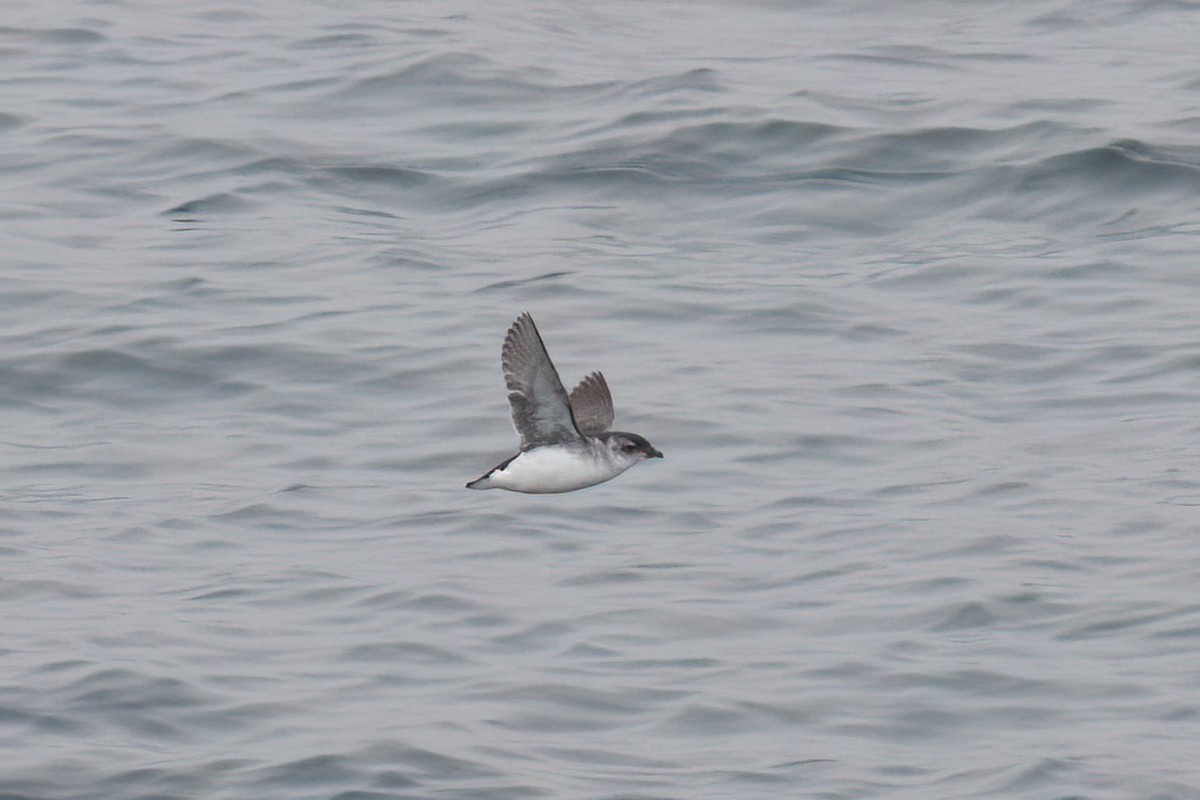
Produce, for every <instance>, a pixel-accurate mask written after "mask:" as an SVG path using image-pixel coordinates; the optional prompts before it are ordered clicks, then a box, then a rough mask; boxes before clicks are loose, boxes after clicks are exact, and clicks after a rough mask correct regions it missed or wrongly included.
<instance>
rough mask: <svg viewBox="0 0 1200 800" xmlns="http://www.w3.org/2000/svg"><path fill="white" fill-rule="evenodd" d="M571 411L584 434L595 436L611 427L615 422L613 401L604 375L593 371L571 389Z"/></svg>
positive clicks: (576, 425) (577, 425) (576, 424)
mask: <svg viewBox="0 0 1200 800" xmlns="http://www.w3.org/2000/svg"><path fill="white" fill-rule="evenodd" d="M571 413H572V414H573V415H574V417H575V427H577V428H579V432H580V433H582V434H583V435H584V436H595V435H596V434H598V433H604V432H605V431H606V430H608V429H609V427H610V426H611V425H612V423H613V401H612V395H611V394H610V393H609V391H608V383H607V382H606V381H605V380H604V376H603V375H601V374H600V373H599V372H593V373H592V374H591V375H588V376H587V377H586V378H584V379H583V380H581V381H580V382H579V385H578V386H576V387H575V388H574V389H572V390H571Z"/></svg>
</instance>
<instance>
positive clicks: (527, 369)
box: [500, 312, 579, 449]
mask: <svg viewBox="0 0 1200 800" xmlns="http://www.w3.org/2000/svg"><path fill="white" fill-rule="evenodd" d="M500 361H501V363H502V364H503V366H504V385H505V386H507V387H508V404H509V406H511V407H512V418H513V427H515V428H516V429H517V434H518V435H519V436H520V437H521V447H522V449H525V448H529V447H533V446H535V445H539V444H554V443H557V442H563V441H569V440H571V439H578V438H579V430H578V428H577V427H576V425H575V420H574V418H573V417H572V416H571V404H570V401H569V400H568V398H567V390H566V389H564V388H563V385H562V381H561V380H559V377H558V372H557V371H556V370H555V369H554V364H553V363H552V362H551V361H550V355H549V353H547V352H546V345H545V343H543V342H542V336H541V334H540V333H538V329H537V325H535V324H534V322H533V317H532V316H530V315H529V313H528V312H526V313H524V314H522V315H521V316H519V317H517V319H516V321H515V322H514V323H513V324H512V326H510V327H509V329H508V334H507V335H506V336H505V337H504V346H503V347H502V348H501V351H500Z"/></svg>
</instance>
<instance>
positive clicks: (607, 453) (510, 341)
mask: <svg viewBox="0 0 1200 800" xmlns="http://www.w3.org/2000/svg"><path fill="white" fill-rule="evenodd" d="M500 360H501V363H502V364H503V366H504V383H505V384H506V385H507V386H508V404H509V405H510V406H512V418H513V425H514V426H515V427H516V429H517V433H518V434H519V435H520V436H521V451H520V452H519V453H517V454H516V455H515V456H513V457H512V458H510V459H508V460H506V461H504V462H503V463H501V464H499V465H497V466H496V467H493V468H492V469H491V471H489V472H488V473H487V474H486V475H484V476H483V477H482V478H479V479H478V480H473V481H471V482H470V483H468V484H467V488H468V489H507V490H509V491H510V492H524V493H526V494H553V493H558V492H573V491H575V490H576V489H583V488H585V487H588V486H595V485H596V484H597V483H604V481H607V480H610V479H612V478H615V477H617V476H618V475H620V474H621V473H622V472H624V471H625V470H627V469H629V468H630V467H632V466H633V465H634V464H636V463H638V462H639V461H644V460H646V459H648V458H662V457H663V454H662V453H660V452H659V451H658V450H656V449H654V445H652V444H650V443H649V442H648V441H646V440H645V439H643V438H642V437H641V436H638V435H637V434H636V433H622V432H621V431H610V430H609V429H608V428H609V426H610V425H612V421H613V402H612V395H611V394H609V393H608V383H606V382H605V380H604V376H603V375H601V374H600V373H599V372H593V373H592V374H591V375H588V376H587V377H586V378H584V379H583V380H581V381H580V382H579V385H578V386H576V387H575V388H574V389H572V390H571V394H570V396H568V395H567V392H566V390H565V389H564V388H563V385H562V381H561V380H559V377H558V371H557V370H555V369H554V364H553V363H551V361H550V356H549V354H547V353H546V345H544V344H543V343H542V337H541V335H540V334H539V333H538V329H537V326H536V325H534V324H533V317H531V316H529V314H522V315H521V316H519V317H517V321H516V322H514V323H513V324H512V327H510V328H509V329H508V335H507V336H505V337H504V347H503V348H502V350H501V351H500Z"/></svg>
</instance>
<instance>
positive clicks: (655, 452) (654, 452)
mask: <svg viewBox="0 0 1200 800" xmlns="http://www.w3.org/2000/svg"><path fill="white" fill-rule="evenodd" d="M662 457H663V454H662V453H660V452H659V451H658V450H652V451H651V452H650V458H662Z"/></svg>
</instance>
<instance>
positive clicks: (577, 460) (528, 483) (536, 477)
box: [480, 445, 632, 494]
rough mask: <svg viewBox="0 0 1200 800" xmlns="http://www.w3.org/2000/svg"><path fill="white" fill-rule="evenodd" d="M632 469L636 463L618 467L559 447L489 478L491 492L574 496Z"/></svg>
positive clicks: (538, 451) (537, 451)
mask: <svg viewBox="0 0 1200 800" xmlns="http://www.w3.org/2000/svg"><path fill="white" fill-rule="evenodd" d="M629 466H632V463H630V464H629V465H618V464H614V463H612V462H611V461H610V460H609V459H607V458H592V457H591V456H581V455H580V454H579V452H578V451H573V450H568V449H567V448H565V447H559V446H556V445H549V446H545V447H536V448H534V449H533V450H529V451H527V452H525V453H521V455H519V456H517V457H516V458H514V459H513V460H512V461H510V462H509V463H508V465H507V466H505V468H504V469H502V470H497V471H495V472H493V473H491V474H490V475H488V487H487V488H491V487H495V488H497V489H508V490H509V491H513V492H527V493H529V494H553V493H556V492H573V491H575V490H576V489H582V488H584V487H585V486H595V485H596V484H597V483H603V482H604V481H606V480H608V479H610V478H615V477H616V476H618V475H620V474H621V473H622V472H624V471H625V470H626V469H628V468H629ZM480 488H483V487H480Z"/></svg>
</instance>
